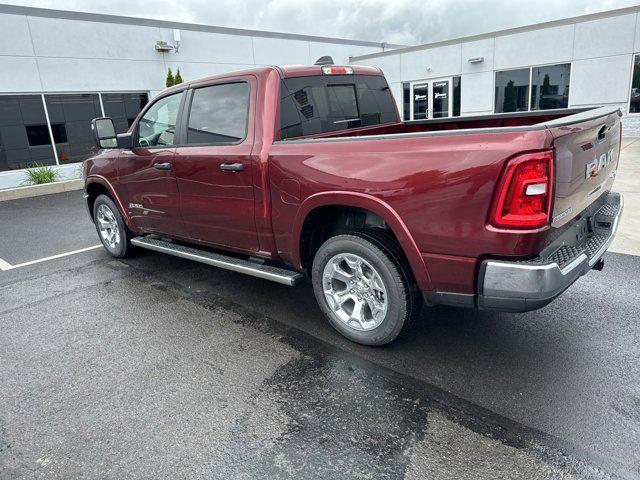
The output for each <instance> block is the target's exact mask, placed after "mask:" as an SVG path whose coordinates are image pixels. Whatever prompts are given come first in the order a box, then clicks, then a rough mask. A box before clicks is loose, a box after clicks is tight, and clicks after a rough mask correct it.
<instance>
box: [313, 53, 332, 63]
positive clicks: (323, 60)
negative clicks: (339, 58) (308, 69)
mask: <svg viewBox="0 0 640 480" xmlns="http://www.w3.org/2000/svg"><path fill="white" fill-rule="evenodd" d="M314 65H333V58H331V57H330V56H329V55H325V56H324V57H320V58H319V59H318V60H316V63H314Z"/></svg>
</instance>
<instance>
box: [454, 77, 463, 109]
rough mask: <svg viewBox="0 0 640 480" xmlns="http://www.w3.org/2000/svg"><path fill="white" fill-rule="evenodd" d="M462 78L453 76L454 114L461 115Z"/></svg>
mask: <svg viewBox="0 0 640 480" xmlns="http://www.w3.org/2000/svg"><path fill="white" fill-rule="evenodd" d="M461 87H462V80H461V78H460V77H453V109H452V110H453V112H452V114H453V116H454V117H459V116H460V97H461V92H462V89H461Z"/></svg>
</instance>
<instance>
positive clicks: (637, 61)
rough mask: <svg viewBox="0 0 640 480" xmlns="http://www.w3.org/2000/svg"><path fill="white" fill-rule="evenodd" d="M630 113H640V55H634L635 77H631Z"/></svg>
mask: <svg viewBox="0 0 640 480" xmlns="http://www.w3.org/2000/svg"><path fill="white" fill-rule="evenodd" d="M629 113H640V55H636V56H635V57H633V78H632V79H631V101H630V102H629Z"/></svg>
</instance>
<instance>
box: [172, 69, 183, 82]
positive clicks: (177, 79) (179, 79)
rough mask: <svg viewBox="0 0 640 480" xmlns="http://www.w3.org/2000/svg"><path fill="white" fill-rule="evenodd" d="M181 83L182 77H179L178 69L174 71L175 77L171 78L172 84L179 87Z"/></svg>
mask: <svg viewBox="0 0 640 480" xmlns="http://www.w3.org/2000/svg"><path fill="white" fill-rule="evenodd" d="M182 82H183V80H182V75H180V69H177V70H176V76H175V77H174V78H173V84H174V85H179V84H181V83H182Z"/></svg>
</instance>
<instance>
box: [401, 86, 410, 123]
mask: <svg viewBox="0 0 640 480" xmlns="http://www.w3.org/2000/svg"><path fill="white" fill-rule="evenodd" d="M402 119H403V120H405V121H407V120H411V86H410V84H409V83H403V84H402Z"/></svg>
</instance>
